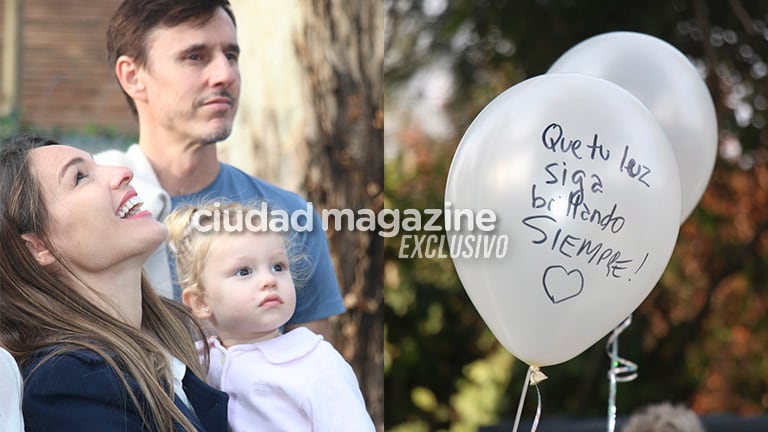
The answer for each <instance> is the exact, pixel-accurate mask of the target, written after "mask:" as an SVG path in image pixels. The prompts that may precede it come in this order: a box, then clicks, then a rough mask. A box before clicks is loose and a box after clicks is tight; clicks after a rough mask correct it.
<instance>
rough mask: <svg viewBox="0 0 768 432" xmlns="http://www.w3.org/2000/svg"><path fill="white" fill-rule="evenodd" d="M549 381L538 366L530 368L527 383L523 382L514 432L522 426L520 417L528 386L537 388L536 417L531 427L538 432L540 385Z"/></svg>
mask: <svg viewBox="0 0 768 432" xmlns="http://www.w3.org/2000/svg"><path fill="white" fill-rule="evenodd" d="M545 379H547V376H546V375H544V372H542V371H541V370H539V367H538V366H529V367H528V372H527V373H526V374H525V381H524V382H523V392H522V393H521V394H520V402H518V404H517V416H515V425H514V427H513V428H512V432H517V427H518V426H519V425H520V416H521V415H522V413H523V401H525V394H526V393H527V392H528V386H529V385H531V386H534V387H536V399H537V405H536V415H535V416H534V418H533V424H532V425H531V432H536V428H537V427H538V426H539V418H540V417H541V392H540V391H539V383H540V382H542V381H544V380H545Z"/></svg>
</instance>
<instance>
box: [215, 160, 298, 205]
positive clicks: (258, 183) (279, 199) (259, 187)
mask: <svg viewBox="0 0 768 432" xmlns="http://www.w3.org/2000/svg"><path fill="white" fill-rule="evenodd" d="M221 170H222V173H223V174H225V175H227V176H229V178H230V179H231V180H232V182H234V183H235V184H236V189H237V190H238V191H237V193H238V194H240V195H241V196H239V197H235V199H245V198H246V197H244V196H242V194H243V193H246V194H248V195H250V196H251V197H252V198H258V199H263V200H265V201H267V202H269V203H274V204H277V205H280V206H281V207H285V208H286V209H287V210H294V209H299V208H301V209H304V208H306V206H307V200H306V199H304V198H303V197H302V196H301V195H299V194H298V193H296V192H293V191H290V190H288V189H284V188H282V187H280V186H277V185H275V184H273V183H270V182H268V181H266V180H264V179H261V178H259V177H256V176H253V175H251V174H248V173H246V172H244V171H243V170H241V169H239V168H237V167H235V166H233V165H230V164H227V163H223V162H222V163H221Z"/></svg>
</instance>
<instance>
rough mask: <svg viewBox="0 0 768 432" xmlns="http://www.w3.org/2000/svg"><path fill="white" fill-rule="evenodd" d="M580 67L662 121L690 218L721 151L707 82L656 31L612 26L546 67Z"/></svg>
mask: <svg viewBox="0 0 768 432" xmlns="http://www.w3.org/2000/svg"><path fill="white" fill-rule="evenodd" d="M560 72H575V73H583V74H587V75H592V76H596V77H599V78H603V79H606V80H608V81H611V82H613V83H614V84H618V85H619V86H621V87H623V88H624V89H626V90H627V91H629V92H630V93H632V94H633V95H634V96H635V97H636V98H638V99H639V100H640V101H641V102H642V103H643V104H645V106H646V107H648V109H649V110H650V111H651V112H652V113H653V115H654V116H655V117H656V120H657V121H658V122H659V124H661V127H662V128H663V129H664V132H666V134H667V138H669V142H670V144H672V148H673V149H674V151H675V156H676V158H677V164H678V170H679V172H680V186H681V188H682V198H681V206H682V207H681V214H680V216H681V218H680V222H681V223H682V222H683V221H685V219H686V218H688V216H689V215H690V214H691V212H692V211H693V209H694V208H695V207H696V204H697V203H698V202H699V199H701V196H702V194H704V190H705V189H706V188H707V184H708V183H709V178H710V176H711V175H712V169H713V168H714V165H715V157H716V155H717V117H716V115H715V107H714V104H713V102H712V98H711V96H710V94H709V90H708V89H707V86H706V84H705V83H704V81H703V80H702V79H701V77H700V76H699V73H698V72H697V70H696V68H695V67H694V65H693V64H692V63H691V62H690V61H689V60H688V59H687V58H686V57H685V55H683V54H682V53H681V52H680V51H678V50H677V48H675V47H673V46H672V45H670V44H668V43H667V42H665V41H663V40H661V39H658V38H656V37H653V36H650V35H646V34H642V33H632V32H612V33H604V34H601V35H597V36H594V37H591V38H589V39H587V40H585V41H583V42H581V43H579V44H577V45H575V46H574V47H572V48H571V49H569V50H568V51H566V52H565V53H564V54H563V55H562V56H561V57H560V58H558V59H557V61H556V62H555V63H554V64H553V65H552V67H551V68H550V69H549V71H547V73H560Z"/></svg>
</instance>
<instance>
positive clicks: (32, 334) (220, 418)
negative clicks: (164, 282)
mask: <svg viewBox="0 0 768 432" xmlns="http://www.w3.org/2000/svg"><path fill="white" fill-rule="evenodd" d="M132 176H133V173H132V172H131V171H130V170H129V169H127V168H124V167H106V166H100V165H97V164H96V163H95V162H94V161H93V159H92V158H91V156H90V155H89V154H88V153H86V152H83V151H81V150H78V149H76V148H73V147H68V146H63V145H60V144H58V143H56V142H54V141H51V140H46V139H43V138H39V137H22V138H17V139H15V140H13V141H11V142H10V143H8V144H6V145H5V146H4V147H3V148H2V150H0V238H2V239H3V248H2V251H0V287H1V288H0V289H1V290H2V301H1V302H0V345H2V346H5V347H6V348H7V349H8V350H9V351H10V352H11V353H12V354H13V355H14V356H15V357H16V359H17V360H18V361H19V365H20V367H21V370H22V374H23V375H24V378H25V384H24V385H25V387H24V398H23V412H24V422H25V427H26V430H27V431H28V432H32V431H50V430H56V431H78V432H84V431H86V432H87V431H94V432H95V431H99V432H104V431H160V432H170V431H206V432H214V431H216V432H218V431H225V430H226V428H227V424H226V412H227V396H226V394H224V393H221V392H219V391H217V390H215V389H213V388H211V387H209V386H208V385H207V384H205V383H204V382H203V381H202V379H201V377H204V376H205V371H204V370H203V368H202V367H201V366H200V364H199V358H198V354H197V352H196V350H195V346H194V340H195V337H197V338H202V337H203V335H202V332H201V331H200V329H199V327H196V328H195V331H196V332H197V335H196V336H193V335H192V334H191V333H190V331H189V329H190V328H193V322H194V321H193V320H192V319H191V317H190V316H189V315H188V314H187V312H186V311H185V310H184V309H182V308H181V307H180V306H176V305H174V304H173V303H171V302H166V301H164V300H161V299H160V298H159V297H158V296H157V294H156V293H155V292H154V290H153V289H152V287H151V286H149V284H148V282H147V281H146V279H145V278H144V276H143V274H142V265H143V263H144V260H145V259H146V258H147V257H148V256H149V255H150V254H151V253H152V252H153V251H154V250H155V249H156V248H157V247H158V245H159V244H160V243H161V242H162V241H163V239H164V238H165V235H166V230H165V227H164V225H162V224H161V223H159V222H157V221H155V220H154V219H153V218H152V216H151V214H150V213H149V212H147V211H144V210H142V209H141V199H140V198H139V197H138V196H136V193H135V192H134V190H133V188H132V187H131V186H130V182H131V179H132Z"/></svg>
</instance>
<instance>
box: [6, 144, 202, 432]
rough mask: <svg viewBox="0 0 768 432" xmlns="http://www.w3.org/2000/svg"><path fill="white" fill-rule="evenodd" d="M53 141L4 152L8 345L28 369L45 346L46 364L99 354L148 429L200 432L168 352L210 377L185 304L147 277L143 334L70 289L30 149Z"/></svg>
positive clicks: (143, 284)
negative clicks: (33, 246)
mask: <svg viewBox="0 0 768 432" xmlns="http://www.w3.org/2000/svg"><path fill="white" fill-rule="evenodd" d="M51 144H58V143H57V142H55V141H52V140H47V139H44V138H40V137H34V136H25V137H18V138H16V139H14V140H12V141H10V142H9V143H6V144H5V145H4V146H3V148H2V149H0V238H1V239H3V240H2V242H3V248H2V251H0V345H2V346H4V347H6V349H8V351H10V352H11V353H12V354H13V355H14V356H15V357H16V359H17V360H18V361H19V363H20V366H21V367H22V368H26V367H27V366H29V365H30V364H31V362H33V361H37V360H39V359H37V356H39V355H40V352H41V351H40V350H42V349H44V348H45V349H47V352H46V354H45V356H44V357H43V358H42V360H40V362H39V363H38V365H39V364H42V363H43V362H45V361H46V360H48V359H50V358H52V357H54V356H57V355H61V354H64V353H68V352H72V351H77V350H82V349H85V350H90V351H93V352H95V353H97V354H98V355H99V356H101V357H102V358H103V359H104V360H105V361H106V362H107V364H109V366H110V367H111V368H112V369H113V370H114V372H115V373H116V374H117V376H118V377H119V378H120V380H121V381H122V384H123V386H124V387H125V390H126V391H127V392H128V394H129V397H130V399H131V401H126V404H128V403H129V402H130V403H133V404H134V405H135V406H136V409H137V410H138V411H139V414H140V416H141V418H142V420H143V421H144V423H145V425H147V426H150V427H152V425H154V427H155V428H156V430H158V431H163V432H165V431H168V432H171V431H175V430H176V428H175V426H174V423H176V424H177V425H180V426H181V427H183V429H184V430H187V431H194V430H195V428H194V427H193V425H192V423H191V422H190V421H189V420H188V419H187V418H186V417H185V416H184V414H183V413H182V412H181V411H180V410H179V409H178V408H177V407H176V405H175V404H174V399H173V398H174V390H173V384H172V382H173V381H172V375H171V371H170V364H169V359H168V354H170V355H173V356H175V357H177V358H178V359H180V360H181V361H182V362H184V363H185V364H186V365H187V367H188V368H189V370H190V371H191V372H193V373H194V374H196V375H197V376H198V377H201V378H204V376H205V372H204V370H203V367H202V366H201V364H200V360H199V356H198V353H197V350H196V348H195V339H196V338H202V337H203V334H202V330H201V329H200V328H199V326H197V325H196V324H194V320H193V319H192V318H191V316H190V315H189V313H188V312H187V310H186V309H185V308H184V307H183V306H181V305H179V304H177V303H174V302H171V301H169V300H164V299H161V298H160V297H159V296H158V295H157V293H155V291H154V289H153V288H152V287H151V286H150V284H149V282H148V280H147V279H146V277H144V276H142V281H141V291H142V328H141V329H137V328H134V327H131V326H130V325H128V324H126V323H123V322H121V321H119V320H116V319H114V318H113V317H112V316H111V315H110V314H108V313H107V312H105V311H103V310H102V309H101V308H99V307H97V306H95V305H94V304H93V303H91V302H90V301H88V300H87V299H86V298H85V297H84V296H83V295H81V294H79V293H78V292H77V291H76V290H75V289H73V288H72V287H71V285H69V284H68V282H67V281H71V280H72V278H74V279H76V280H77V279H78V277H77V275H76V274H74V272H72V270H71V269H70V267H68V265H67V261H66V257H62V256H60V254H58V253H57V252H56V250H55V248H54V247H53V245H52V244H51V243H50V241H49V237H50V236H49V232H48V229H49V224H48V221H49V215H48V211H47V209H46V207H45V201H44V200H43V196H42V193H41V188H40V185H39V184H38V182H37V180H36V178H35V176H34V174H33V172H32V171H31V170H30V164H29V152H30V150H32V149H34V148H38V147H41V146H45V145H51ZM83 223H88V222H87V221H83ZM24 233H34V234H36V235H37V236H38V237H39V238H40V239H41V240H42V241H43V242H44V243H45V244H46V246H47V247H48V249H49V250H51V251H52V253H53V254H54V256H55V257H56V258H57V260H58V262H59V263H60V264H61V266H60V267H61V268H62V270H60V271H59V273H58V274H57V273H53V272H50V271H48V270H46V268H44V267H42V266H41V265H40V264H39V263H38V262H37V261H36V260H35V258H34V256H33V255H32V253H31V252H30V250H29V249H28V248H27V247H26V245H25V241H24V239H23V238H22V237H21V234H24ZM94 293H95V290H94ZM105 301H109V299H108V298H105ZM193 332H194V333H195V334H193ZM158 377H161V378H160V379H158ZM131 382H133V383H135V384H136V386H137V389H138V390H137V391H136V392H134V391H133V390H132V386H131V384H130V383H131Z"/></svg>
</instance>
